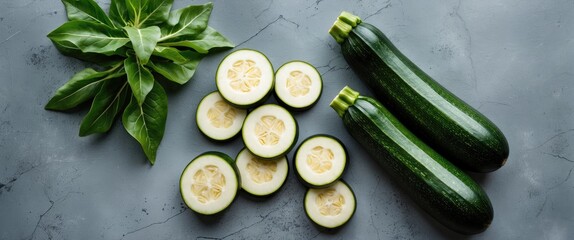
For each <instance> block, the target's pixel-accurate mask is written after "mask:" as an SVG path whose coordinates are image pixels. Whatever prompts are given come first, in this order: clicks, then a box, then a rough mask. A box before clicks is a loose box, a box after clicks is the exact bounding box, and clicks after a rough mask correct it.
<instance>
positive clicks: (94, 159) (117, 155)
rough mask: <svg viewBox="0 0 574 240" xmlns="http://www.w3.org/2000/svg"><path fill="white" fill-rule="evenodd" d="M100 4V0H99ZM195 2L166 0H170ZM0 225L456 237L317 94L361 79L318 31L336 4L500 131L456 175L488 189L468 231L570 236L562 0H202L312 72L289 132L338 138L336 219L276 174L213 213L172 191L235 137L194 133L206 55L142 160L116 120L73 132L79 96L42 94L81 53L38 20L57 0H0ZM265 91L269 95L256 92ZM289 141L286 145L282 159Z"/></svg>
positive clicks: (572, 123)
mask: <svg viewBox="0 0 574 240" xmlns="http://www.w3.org/2000/svg"><path fill="white" fill-rule="evenodd" d="M100 2H101V3H102V5H103V6H104V8H105V9H107V7H108V5H109V1H100ZM203 2H204V1H181V0H176V3H175V7H182V6H184V5H188V4H199V3H203ZM0 6H2V7H1V9H0V83H1V87H0V112H1V113H0V114H1V115H0V154H1V155H0V157H1V164H0V183H1V184H0V239H194V238H196V239H242V238H261V239H268V238H278V237H280V238H286V239H311V238H316V239H331V238H335V239H353V238H361V239H377V238H378V239H429V238H433V239H434V238H460V237H461V236H460V235H457V234H454V233H452V232H450V231H449V230H446V229H445V228H443V227H442V226H440V225H438V224H437V223H435V222H434V220H432V219H430V218H429V217H428V216H427V215H426V214H425V213H424V212H422V210H421V209H420V208H418V207H416V206H414V204H413V202H412V201H411V200H410V199H409V198H408V197H407V196H405V195H404V194H403V193H402V192H401V191H400V190H399V189H398V188H397V186H396V185H394V184H393V183H392V182H391V181H390V179H389V178H388V177H387V176H386V175H385V174H384V173H383V172H382V171H381V169H380V168H379V166H378V165H376V164H375V163H374V161H372V160H371V159H370V158H369V157H368V156H367V155H366V153H365V151H363V149H362V148H361V147H360V146H359V145H358V144H357V143H356V142H355V141H354V140H353V139H352V138H351V137H350V136H349V135H348V134H347V132H346V131H345V130H344V128H343V125H342V123H341V121H340V120H339V118H338V117H337V115H336V114H335V112H334V111H332V110H331V109H330V107H329V106H328V104H329V102H330V100H331V99H332V98H333V97H334V96H335V95H336V93H337V92H338V91H339V90H340V89H341V88H342V87H343V86H345V85H350V86H352V87H353V88H356V89H357V90H359V91H360V92H362V93H363V94H365V95H370V92H369V90H367V89H366V87H365V85H364V84H363V83H362V82H360V81H359V79H358V78H357V76H356V75H355V74H354V73H353V72H352V71H351V70H350V69H349V68H348V66H347V64H346V62H345V61H344V59H343V58H342V55H341V53H340V49H339V46H338V45H337V44H336V43H335V41H333V40H332V39H331V37H330V36H329V35H328V34H327V30H328V29H329V28H330V26H331V24H332V22H333V21H334V20H335V18H336V17H337V16H338V14H339V13H340V12H341V11H342V10H348V11H351V12H354V13H355V14H357V15H359V16H362V18H363V19H364V20H365V21H367V22H370V23H372V24H374V25H376V26H378V27H379V28H380V29H381V30H383V32H385V33H386V34H387V35H388V37H389V38H390V39H391V40H392V41H393V42H394V43H395V44H396V45H397V47H398V48H399V49H401V50H402V51H403V52H404V53H405V54H406V55H407V56H408V57H410V58H411V59H412V60H413V61H414V62H415V63H417V64H418V65H419V66H420V67H421V68H422V69H424V70H425V71H427V72H428V73H429V74H430V75H431V76H434V77H435V78H436V79H437V80H438V81H439V82H440V83H441V84H443V85H444V86H446V87H447V88H448V89H450V90H451V91H453V92H454V93H456V94H457V95H458V96H460V97H461V98H463V99H464V100H465V101H467V102H468V103H470V104H471V105H472V106H474V107H476V108H478V109H479V110H480V111H481V112H483V113H484V114H485V115H487V116H488V117H489V118H490V119H491V120H493V121H494V122H495V123H496V124H497V125H498V126H499V127H500V128H501V129H502V131H503V132H504V133H505V134H506V137H507V138H508V141H509V144H510V149H511V151H510V152H511V154H510V159H509V160H508V163H507V164H506V166H504V167H503V168H501V169H500V170H498V171H496V172H493V173H490V174H473V175H472V176H473V177H474V178H475V179H476V180H477V181H478V182H479V183H480V184H481V185H482V186H483V187H484V189H485V191H486V192H487V193H488V195H489V196H490V198H491V200H492V204H493V206H494V210H495V218H494V221H493V222H492V225H491V226H490V228H489V229H488V230H487V231H486V232H484V233H482V234H479V235H475V236H472V237H468V238H469V239H572V238H573V237H574V207H573V203H574V177H571V175H572V171H573V170H574V150H573V149H574V148H572V146H571V144H572V143H574V109H573V107H574V103H573V100H574V97H573V95H572V93H573V92H574V79H573V77H574V70H573V67H574V65H573V62H574V1H572V0H556V1H542V0H530V1H519V0H510V1H439V0H432V1H406V0H404V1H395V0H389V1H376V0H370V1H367V0H365V1H344V0H340V1H331V0H328V1H323V0H317V1H303V0H297V1H263V0H261V1H255V0H251V1H216V2H215V9H214V11H213V14H212V17H211V21H210V25H212V26H213V27H215V28H216V29H218V30H219V31H220V32H222V33H223V34H225V35H226V36H228V37H229V38H230V39H231V40H232V41H233V42H235V43H236V44H237V45H238V48H255V49H258V50H260V51H262V52H264V53H265V54H267V56H268V57H269V59H270V60H271V62H272V63H273V64H274V66H275V67H278V66H280V65H281V64H282V63H284V62H286V61H289V60H293V59H301V60H305V61H308V62H310V63H312V64H314V65H315V66H316V67H317V68H318V69H319V71H320V72H321V74H322V76H323V80H324V82H325V84H324V86H325V87H324V91H323V96H322V98H321V99H320V100H319V103H318V104H317V105H316V106H315V107H314V108H313V109H311V110H309V111H306V112H303V113H297V114H295V116H296V118H297V120H298V121H299V124H300V130H301V134H300V138H299V142H301V140H302V139H304V138H305V137H307V136H309V135H312V134H316V133H329V134H333V135H335V136H338V137H339V138H341V140H342V141H343V142H344V143H345V144H346V145H347V146H348V149H349V151H350V154H351V157H352V159H351V167H350V169H348V172H346V174H345V176H344V179H345V180H346V181H348V182H349V183H350V185H351V186H352V187H353V188H354V191H355V193H356V195H357V198H358V199H357V200H358V206H357V212H356V214H355V216H354V218H353V219H352V220H351V221H350V222H349V224H348V225H347V226H345V227H344V228H343V229H341V231H339V232H338V233H336V234H324V233H320V232H319V231H317V229H316V228H315V227H313V226H312V225H311V224H310V222H309V220H308V219H307V218H306V216H305V214H304V211H303V206H302V200H303V194H304V191H305V189H304V187H302V186H301V184H299V183H298V182H297V180H296V179H295V177H294V175H292V174H291V175H290V176H289V178H288V182H287V184H286V186H285V187H284V188H283V189H282V190H281V192H279V193H278V195H276V196H275V197H273V198H271V199H268V200H267V201H261V202H256V201H253V200H250V199H247V198H245V197H244V196H239V197H238V199H237V201H236V202H235V203H234V204H233V205H232V206H231V207H230V209H229V210H228V211H227V212H226V213H225V214H223V215H222V216H220V217H219V218H218V219H211V220H200V219H199V218H198V217H197V216H196V215H195V214H193V213H192V212H191V211H190V210H188V209H187V208H186V207H185V206H184V205H183V204H182V202H181V200H180V195H179V190H178V179H179V175H180V173H181V171H182V170H183V168H184V167H185V165H186V164H187V163H188V162H189V160H191V159H192V158H193V157H195V156H196V155H198V154H199V153H201V152H203V151H206V150H219V151H222V152H225V153H227V154H229V155H232V156H235V155H236V154H237V152H238V151H239V150H240V149H241V148H242V143H241V140H240V139H237V140H235V141H233V142H231V143H229V144H223V145H217V144H213V143H210V142H208V141H207V140H206V139H205V138H203V137H202V136H201V135H200V133H199V132H198V130H197V128H196V125H195V120H194V114H195V106H196V104H197V103H198V101H199V100H200V98H201V97H202V96H203V95H205V94H207V93H209V92H211V91H213V90H215V84H214V82H213V78H214V72H215V70H216V67H217V64H218V63H219V61H221V59H222V58H223V56H224V55H225V54H226V53H225V52H223V53H219V54H216V55H213V56H210V57H208V58H206V59H205V60H204V61H202V62H201V64H200V66H199V67H200V68H199V70H198V71H197V73H196V75H195V76H194V77H193V79H192V81H190V82H189V83H188V84H187V85H185V86H183V87H181V88H179V89H174V90H170V91H169V116H168V119H167V128H166V131H165V137H164V139H163V142H162V144H161V145H160V148H159V152H158V157H157V163H156V165H155V166H153V167H150V165H149V164H147V162H146V160H145V157H144V155H143V153H142V151H141V149H140V146H139V145H138V143H137V142H136V141H135V140H133V139H132V138H131V137H130V136H129V135H128V134H127V133H126V132H125V130H124V129H123V127H122V126H121V124H120V123H119V122H117V123H116V124H115V125H114V127H113V129H112V130H111V132H109V134H107V135H99V136H90V137H84V138H80V137H78V128H79V123H80V121H81V119H82V117H83V115H84V114H85V113H86V110H83V111H79V112H73V113H58V112H49V111H45V110H44V109H43V106H44V104H45V103H46V102H47V101H48V100H49V98H50V97H51V95H52V94H53V93H54V91H55V90H56V89H57V88H58V87H59V86H61V85H62V84H63V83H65V82H66V81H67V79H68V78H70V77H71V76H72V75H73V74H74V73H75V72H77V71H79V70H81V69H82V68H84V67H86V66H89V65H87V64H85V63H82V62H80V61H78V60H75V59H72V58H68V57H64V56H62V55H60V54H59V53H58V52H57V51H56V49H55V48H54V47H53V46H52V44H51V42H50V41H49V40H48V38H46V37H45V36H46V34H47V33H48V32H49V31H51V30H52V29H54V28H56V27H58V26H59V25H61V24H62V23H64V22H65V20H66V17H65V11H64V7H63V5H62V4H61V3H60V2H59V1H39V0H38V1H30V0H18V1H15V0H0ZM270 101H273V100H270ZM291 156H292V153H290V154H289V158H291Z"/></svg>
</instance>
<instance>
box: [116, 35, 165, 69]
mask: <svg viewBox="0 0 574 240" xmlns="http://www.w3.org/2000/svg"><path fill="white" fill-rule="evenodd" d="M124 29H125V30H126V32H127V33H128V37H129V38H130V41H131V43H132V46H133V48H134V51H135V52H136V56H137V57H138V59H139V61H140V62H141V63H142V64H146V63H147V61H148V60H149V57H150V56H151V53H152V52H153V49H154V48H155V45H156V44H157V40H158V39H159V37H160V36H161V32H160V30H159V27H157V26H151V27H147V28H142V29H139V28H134V27H124Z"/></svg>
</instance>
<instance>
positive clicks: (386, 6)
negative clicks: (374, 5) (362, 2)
mask: <svg viewBox="0 0 574 240" xmlns="http://www.w3.org/2000/svg"><path fill="white" fill-rule="evenodd" d="M383 4H386V5H385V6H383V7H382V8H379V9H378V10H377V11H375V12H374V13H371V14H369V15H367V16H366V17H364V18H363V20H367V19H369V18H370V17H372V16H376V15H379V14H380V13H381V12H382V11H383V10H385V9H387V8H390V7H392V6H393V5H392V3H391V0H388V1H386V2H384V3H383Z"/></svg>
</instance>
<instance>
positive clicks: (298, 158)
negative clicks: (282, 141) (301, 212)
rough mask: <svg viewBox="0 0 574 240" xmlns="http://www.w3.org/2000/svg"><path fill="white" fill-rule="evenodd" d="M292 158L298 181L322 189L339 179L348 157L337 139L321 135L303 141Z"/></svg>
mask: <svg viewBox="0 0 574 240" xmlns="http://www.w3.org/2000/svg"><path fill="white" fill-rule="evenodd" d="M294 158H295V160H294V164H295V173H296V174H297V177H298V178H299V180H301V182H303V184H305V185H307V186H308V187H314V188H323V187H328V186H329V185H331V184H333V183H335V182H336V181H337V180H339V179H340V178H341V176H342V175H343V172H344V171H345V168H346V167H347V158H348V156H347V150H346V149H345V146H344V145H343V144H342V143H341V141H339V139H337V138H335V137H333V136H330V135H323V134H321V135H314V136H311V137H309V138H307V139H305V140H304V141H303V143H301V145H299V147H298V148H297V151H296V152H295V157H294Z"/></svg>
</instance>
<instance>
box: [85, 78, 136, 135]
mask: <svg viewBox="0 0 574 240" xmlns="http://www.w3.org/2000/svg"><path fill="white" fill-rule="evenodd" d="M120 80H124V81H120ZM129 90H130V88H129V86H128V82H127V81H125V79H114V80H111V81H106V82H104V83H103V84H102V87H101V88H100V90H99V91H98V93H97V94H96V96H95V97H94V101H93V102H92V107H91V108H90V111H89V112H88V114H86V116H85V117H84V119H83V120H82V124H81V125H80V136H82V137H83V136H87V135H90V134H93V133H104V132H107V131H108V130H109V129H110V127H111V126H112V124H113V123H114V120H115V119H116V115H117V114H118V113H119V112H120V111H121V110H122V109H123V107H124V106H125V102H126V100H127V99H129V97H130V95H129Z"/></svg>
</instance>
